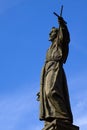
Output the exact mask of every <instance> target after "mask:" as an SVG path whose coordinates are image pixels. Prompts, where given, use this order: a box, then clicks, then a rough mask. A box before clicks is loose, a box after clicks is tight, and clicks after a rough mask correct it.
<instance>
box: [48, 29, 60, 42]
mask: <svg viewBox="0 0 87 130" xmlns="http://www.w3.org/2000/svg"><path fill="white" fill-rule="evenodd" d="M57 34H58V28H55V27H52V29H51V31H50V33H49V41H54V39H55V38H56V37H57Z"/></svg>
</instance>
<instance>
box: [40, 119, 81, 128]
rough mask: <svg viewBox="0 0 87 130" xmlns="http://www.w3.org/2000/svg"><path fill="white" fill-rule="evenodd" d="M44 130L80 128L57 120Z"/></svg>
mask: <svg viewBox="0 0 87 130" xmlns="http://www.w3.org/2000/svg"><path fill="white" fill-rule="evenodd" d="M42 130H79V127H78V126H75V125H72V124H69V123H65V122H59V121H57V120H56V119H55V120H54V121H53V122H52V123H51V124H49V125H48V126H46V127H45V128H43V129H42Z"/></svg>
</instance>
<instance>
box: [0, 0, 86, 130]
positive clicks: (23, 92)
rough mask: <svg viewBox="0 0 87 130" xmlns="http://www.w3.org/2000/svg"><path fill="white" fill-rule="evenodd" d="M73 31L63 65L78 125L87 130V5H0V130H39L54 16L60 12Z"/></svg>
mask: <svg viewBox="0 0 87 130" xmlns="http://www.w3.org/2000/svg"><path fill="white" fill-rule="evenodd" d="M62 4H63V5H64V10H63V17H64V18H65V20H66V21H67V23H68V24H67V25H68V28H69V31H70V37H71V42H70V53H69V56H68V60H67V62H66V64H65V65H64V69H65V72H66V75H67V81H68V88H69V93H70V100H71V106H72V111H73V116H74V124H75V125H78V126H80V129H81V130H84V129H87V112H86V110H87V88H86V86H87V50H86V48H87V42H86V40H87V13H86V12H87V6H86V5H87V1H86V0H80V1H79V0H76V1H72V0H67V1H64V0H53V1H50V0H46V1H41V0H37V1H34V0H0V130H41V129H42V128H43V122H41V121H39V103H38V102H37V101H36V93H37V92H38V91H39V87H40V73H41V68H42V66H43V65H44V60H45V55H46V50H47V49H48V47H49V45H50V42H49V41H48V34H49V31H50V29H51V27H52V26H56V27H58V24H57V18H56V17H55V16H54V15H53V12H54V11H55V12H57V13H59V12H60V7H61V5H62Z"/></svg>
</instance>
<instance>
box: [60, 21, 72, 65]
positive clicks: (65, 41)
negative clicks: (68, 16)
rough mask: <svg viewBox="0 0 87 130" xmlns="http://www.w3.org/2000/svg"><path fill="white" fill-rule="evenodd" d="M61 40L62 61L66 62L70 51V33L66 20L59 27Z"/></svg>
mask: <svg viewBox="0 0 87 130" xmlns="http://www.w3.org/2000/svg"><path fill="white" fill-rule="evenodd" d="M59 41H60V44H61V48H62V62H63V63H65V62H66V60H67V57H68V53H69V42H70V34H69V31H68V28H67V25H66V23H65V22H62V23H61V24H60V27H59Z"/></svg>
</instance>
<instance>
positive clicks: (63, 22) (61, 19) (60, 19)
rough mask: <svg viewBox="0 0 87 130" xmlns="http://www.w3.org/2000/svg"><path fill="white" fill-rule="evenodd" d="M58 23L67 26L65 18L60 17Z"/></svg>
mask: <svg viewBox="0 0 87 130" xmlns="http://www.w3.org/2000/svg"><path fill="white" fill-rule="evenodd" d="M58 23H59V24H60V25H61V24H67V23H66V21H65V20H64V19H63V17H61V16H59V17H58Z"/></svg>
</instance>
